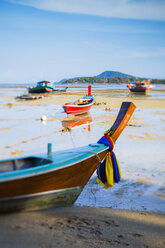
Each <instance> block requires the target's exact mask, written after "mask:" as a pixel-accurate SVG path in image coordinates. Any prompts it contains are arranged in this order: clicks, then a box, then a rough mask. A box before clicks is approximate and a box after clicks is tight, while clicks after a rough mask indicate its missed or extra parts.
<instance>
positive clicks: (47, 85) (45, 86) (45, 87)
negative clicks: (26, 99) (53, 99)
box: [28, 81, 55, 93]
mask: <svg viewBox="0 0 165 248" xmlns="http://www.w3.org/2000/svg"><path fill="white" fill-rule="evenodd" d="M54 89H55V88H54V86H53V85H52V84H51V82H49V81H41V82H38V83H37V85H36V86H34V87H28V92H29V93H45V92H52V91H53V90H54Z"/></svg>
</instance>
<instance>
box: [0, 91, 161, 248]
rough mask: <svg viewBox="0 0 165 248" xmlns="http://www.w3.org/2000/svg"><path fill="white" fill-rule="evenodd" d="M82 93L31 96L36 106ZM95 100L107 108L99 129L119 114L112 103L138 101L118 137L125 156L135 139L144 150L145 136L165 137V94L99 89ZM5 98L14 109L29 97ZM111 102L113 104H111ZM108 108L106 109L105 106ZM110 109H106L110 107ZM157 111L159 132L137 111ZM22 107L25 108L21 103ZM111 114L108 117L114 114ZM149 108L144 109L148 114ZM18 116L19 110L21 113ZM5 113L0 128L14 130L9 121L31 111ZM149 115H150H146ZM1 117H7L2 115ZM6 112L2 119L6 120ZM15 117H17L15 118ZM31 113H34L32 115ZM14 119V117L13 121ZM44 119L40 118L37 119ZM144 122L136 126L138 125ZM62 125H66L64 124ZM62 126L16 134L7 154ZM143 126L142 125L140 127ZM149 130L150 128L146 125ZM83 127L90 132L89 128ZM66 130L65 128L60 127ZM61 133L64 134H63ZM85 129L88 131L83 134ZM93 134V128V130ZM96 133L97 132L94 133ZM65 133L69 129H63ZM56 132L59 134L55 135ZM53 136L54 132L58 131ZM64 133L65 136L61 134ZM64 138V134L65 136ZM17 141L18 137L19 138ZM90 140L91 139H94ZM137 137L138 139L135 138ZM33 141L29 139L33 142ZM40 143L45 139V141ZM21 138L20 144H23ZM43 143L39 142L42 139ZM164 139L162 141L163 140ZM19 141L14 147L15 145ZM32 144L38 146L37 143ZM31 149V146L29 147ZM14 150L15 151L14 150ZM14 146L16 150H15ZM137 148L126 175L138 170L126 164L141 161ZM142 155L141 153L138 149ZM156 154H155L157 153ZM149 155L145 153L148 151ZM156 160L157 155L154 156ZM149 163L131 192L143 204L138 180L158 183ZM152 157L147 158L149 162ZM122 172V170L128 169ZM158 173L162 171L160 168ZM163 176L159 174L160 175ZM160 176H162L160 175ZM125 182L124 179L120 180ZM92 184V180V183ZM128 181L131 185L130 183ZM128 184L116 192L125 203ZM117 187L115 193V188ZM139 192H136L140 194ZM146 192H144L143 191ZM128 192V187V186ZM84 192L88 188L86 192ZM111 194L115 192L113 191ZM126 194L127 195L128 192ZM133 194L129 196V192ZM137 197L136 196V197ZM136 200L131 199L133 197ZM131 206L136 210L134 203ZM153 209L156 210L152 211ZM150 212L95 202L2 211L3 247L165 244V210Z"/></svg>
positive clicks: (5, 104) (97, 119)
mask: <svg viewBox="0 0 165 248" xmlns="http://www.w3.org/2000/svg"><path fill="white" fill-rule="evenodd" d="M80 95H82V93H81V92H79V91H76V92H74V93H72V94H70V93H69V92H68V93H65V94H58V95H52V96H49V97H44V98H42V99H38V100H35V101H30V102H28V105H29V106H32V107H35V106H36V107H37V106H44V105H46V106H54V105H63V104H64V103H65V102H70V101H73V100H75V98H77V97H79V96H80ZM95 99H96V104H95V105H94V106H93V111H97V110H98V109H100V111H102V112H101V113H102V114H101V115H100V114H99V115H98V116H95V123H94V124H93V128H94V125H95V124H96V129H97V130H98V127H99V125H105V126H107V123H108V125H109V122H110V123H113V121H114V119H115V118H116V112H115V113H114V112H113V113H112V114H111V110H112V109H116V108H117V109H118V108H119V107H120V105H121V103H122V101H133V102H134V104H135V105H136V106H137V109H136V111H137V112H136V113H137V114H135V115H134V116H133V117H132V119H131V121H130V123H129V125H128V127H127V130H126V131H124V132H123V134H122V137H123V138H122V137H121V140H120V142H119V144H118V145H119V147H118V149H119V151H120V150H121V151H123V154H122V152H121V154H119V155H120V156H119V158H120V159H121V158H122V159H123V160H124V158H125V156H127V154H126V155H124V154H125V148H124V147H125V144H126V143H127V144H129V146H128V147H129V149H130V150H131V144H133V145H134V144H135V143H136V142H137V143H138V142H139V144H140V147H139V150H140V149H141V150H142V147H141V145H143V143H141V142H144V141H145V142H148V144H149V142H152V141H154V142H161V143H160V144H163V142H164V140H165V136H164V131H163V130H164V125H163V124H164V115H165V111H164V110H165V100H164V99H152V98H150V97H148V98H147V97H132V96H129V95H128V96H124V97H123V96H120V97H117V96H115V95H113V96H109V95H102V94H101V93H98V94H97V95H95ZM3 100H4V101H2V104H1V106H0V107H1V109H3V108H5V111H6V110H7V108H8V109H9V108H10V107H11V106H9V103H12V109H13V108H15V106H17V107H18V108H19V107H20V108H22V106H25V105H27V102H26V101H16V100H14V98H13V97H12V96H4V98H3ZM109 108H110V109H109ZM106 109H107V110H106ZM105 110H106V111H105ZM143 110H144V111H152V115H151V114H150V117H149V118H151V120H152V121H153V118H154V119H156V118H157V117H158V116H159V119H158V120H161V132H160V133H158V130H157V129H156V127H155V126H154V128H153V127H152V125H156V124H153V123H150V120H148V122H145V121H144V120H143V119H139V116H138V114H139V113H141V112H142V111H143ZM19 111H20V109H19ZM109 113H110V117H111V119H110V120H109V115H108V114H109ZM145 113H146V112H144V115H145ZM16 117H17V116H16ZM16 117H13V119H12V117H11V116H9V117H5V118H8V120H6V121H7V123H8V125H7V126H2V127H0V132H1V134H3V133H4V135H6V134H7V133H6V132H9V131H10V132H11V131H12V129H14V128H15V127H14V125H15V124H10V122H11V121H15V120H16V121H17V122H18V123H21V122H23V121H26V120H24V118H25V117H26V118H27V120H28V116H23V117H22V119H21V116H19V118H18V117H17V118H16ZM144 117H145V116H144ZM1 118H2V117H1ZM5 118H4V119H3V121H5ZM14 118H16V119H15V120H14ZM30 118H31V117H30ZM54 119H55V120H56V121H58V119H59V117H55V116H51V119H49V123H50V122H53V121H54ZM13 123H15V122H13ZM37 125H39V123H38V124H37ZM138 127H141V129H140V128H139V129H138V131H137V132H135V129H136V128H138ZM60 128H61V127H60ZM60 128H59V127H58V128H57V130H54V131H53V132H52V130H49V132H48V133H45V134H43V133H42V134H41V135H38V134H37V133H35V135H32V136H31V137H28V138H27V139H22V140H21V139H20V140H18V138H13V143H12V144H11V145H8V147H5V146H4V147H2V154H5V152H6V156H8V154H9V152H10V153H11V155H12V156H15V155H17V154H21V153H22V154H23V152H24V149H25V148H27V149H28V148H29V146H32V144H33V142H37V140H40V139H42V138H43V137H45V139H47V137H48V138H49V134H50V136H51V137H53V134H54V133H58V132H61V129H60ZM139 130H140V131H139ZM146 130H147V131H146ZM81 132H85V131H84V129H82V130H81ZM61 134H62V133H61ZM61 134H60V135H61ZM83 135H84V134H83ZM90 135H91V134H90ZM94 135H95V133H94ZM63 136H64V135H63ZM4 137H6V136H4ZM55 137H56V136H55ZM53 138H54V137H53ZM60 138H61V139H62V136H60ZM88 138H89V140H90V139H93V138H91V136H89V137H88ZM63 139H64V138H63ZM14 142H15V143H14ZM90 142H91V140H90ZM131 142H134V143H131ZM28 143H29V145H28ZM40 143H41V142H40ZM20 144H21V146H20ZM37 144H38V143H37ZM158 144H159V143H158ZM13 147H14V150H12V148H13ZM32 148H33V147H32ZM29 149H30V148H29ZM12 152H13V153H12ZM14 152H15V154H14ZM132 156H134V155H133V154H130V155H129V157H130V160H129V158H128V160H127V161H125V162H122V161H121V166H122V167H123V170H125V172H124V173H125V175H124V176H125V177H126V176H127V174H128V177H131V176H130V175H131V174H135V173H134V172H135V170H136V168H138V166H139V164H138V163H137V165H136V166H135V168H134V167H131V169H128V168H127V167H126V164H127V163H130V164H131V163H133V162H134V163H136V162H137V160H138V158H136V159H135V161H134V159H132V160H131V158H132ZM137 156H138V155H137ZM153 156H154V155H153ZM159 156H160V158H161V160H160V161H158V162H159V166H160V165H161V163H162V165H163V163H164V160H163V158H162V157H161V154H159ZM143 159H144V161H146V158H145V157H144V156H143ZM151 160H152V156H151ZM141 163H144V165H143V167H142V170H143V173H144V172H145V173H146V175H147V176H148V175H150V176H149V177H148V178H146V177H145V178H144V177H143V176H142V175H141V171H137V172H136V174H137V177H136V186H135V187H134V191H133V193H132V195H135V196H136V201H137V204H139V205H140V201H141V200H140V197H141V194H143V193H144V192H142V191H141V189H140V188H138V186H137V183H139V184H142V183H143V184H144V185H149V184H151V185H152V184H154V182H155V181H154V180H155V178H156V174H155V172H152V171H151V172H149V168H148V167H147V165H146V164H145V162H143V161H142V162H141ZM147 163H148V162H147ZM124 173H123V174H124ZM157 174H158V171H157ZM157 180H159V178H157ZM156 182H157V181H156ZM121 184H122V183H121ZM163 186H165V185H164V183H162V185H161V189H162V188H163ZM92 187H93V185H92ZM126 187H127V185H126ZM123 189H124V187H123V188H121V189H120V190H119V191H118V192H116V195H117V197H118V198H121V204H122V202H123V204H124V198H123V196H122V194H123ZM112 192H113V190H112V191H111V193H110V194H112ZM135 192H136V194H137V195H136V194H135ZM141 192H142V193H141ZM160 193H161V196H160V194H158V193H157V195H158V197H161V198H162V199H164V190H162V191H160ZM126 195H127V192H126ZM82 197H83V194H82ZM110 197H111V196H110ZM125 197H126V196H125ZM128 197H129V196H128ZM138 199H139V202H138ZM133 200H134V199H133ZM133 200H132V201H133ZM163 204H164V201H163V200H162V206H164V208H165V204H164V205H163ZM132 210H135V209H134V208H132ZM151 212H152V211H151ZM151 212H150V213H149V212H147V211H145V212H143V211H136V212H134V211H131V210H129V211H128V210H116V209H112V208H111V207H107V208H95V207H75V206H74V207H71V208H66V209H65V208H63V209H56V210H47V211H41V212H40V211H38V212H31V213H30V212H29V213H28V212H27V213H16V214H9V215H0V233H1V235H0V247H2V248H10V247H13V248H15V247H25V248H26V247H34V248H38V247H43V248H52V247H57V248H58V247H59V248H61V247H73V248H74V247H89V248H90V247H91V248H97V247H98V248H99V247H107V248H108V247H122V248H123V247H132V248H134V247H135V248H136V247H138V248H139V247H140V248H141V247H145V248H147V247H148V248H150V247H151V248H152V247H153V248H163V247H165V238H164V233H165V216H164V214H163V213H162V214H159V213H154V214H153V213H151ZM163 212H164V211H163Z"/></svg>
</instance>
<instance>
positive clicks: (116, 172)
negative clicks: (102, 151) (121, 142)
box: [97, 135, 121, 189]
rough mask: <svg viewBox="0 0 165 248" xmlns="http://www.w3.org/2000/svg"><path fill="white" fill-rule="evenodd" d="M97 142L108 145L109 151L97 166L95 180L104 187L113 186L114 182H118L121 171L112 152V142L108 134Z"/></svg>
mask: <svg viewBox="0 0 165 248" xmlns="http://www.w3.org/2000/svg"><path fill="white" fill-rule="evenodd" d="M97 143H101V144H104V145H106V146H108V147H109V152H108V154H107V155H106V157H105V159H104V161H103V162H102V163H101V164H100V165H99V166H98V168H97V176H98V177H97V182H98V183H99V184H100V185H102V186H104V188H105V189H109V188H110V187H113V185H114V183H118V182H119V181H120V178H121V171H120V167H119V163H118V160H117V158H116V156H115V153H114V152H113V148H114V143H113V141H112V139H111V138H110V137H109V136H106V135H105V136H103V137H102V138H101V139H100V140H99V141H98V142H97Z"/></svg>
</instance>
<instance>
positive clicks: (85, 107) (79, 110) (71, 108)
mask: <svg viewBox="0 0 165 248" xmlns="http://www.w3.org/2000/svg"><path fill="white" fill-rule="evenodd" d="M84 99H85V98H84ZM94 101H95V100H94V98H92V100H91V102H90V103H89V104H75V105H74V104H70V103H66V104H65V105H64V106H63V108H64V111H65V112H66V113H67V114H72V115H79V114H85V113H87V112H88V111H89V110H90V109H91V107H92V106H93V104H94Z"/></svg>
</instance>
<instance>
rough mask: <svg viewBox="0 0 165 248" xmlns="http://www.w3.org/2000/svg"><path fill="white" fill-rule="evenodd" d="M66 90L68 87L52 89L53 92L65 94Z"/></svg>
mask: <svg viewBox="0 0 165 248" xmlns="http://www.w3.org/2000/svg"><path fill="white" fill-rule="evenodd" d="M67 89H68V87H65V88H64V89H57V88H54V89H53V92H66V91H67Z"/></svg>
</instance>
